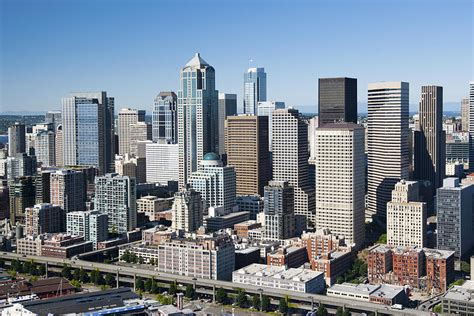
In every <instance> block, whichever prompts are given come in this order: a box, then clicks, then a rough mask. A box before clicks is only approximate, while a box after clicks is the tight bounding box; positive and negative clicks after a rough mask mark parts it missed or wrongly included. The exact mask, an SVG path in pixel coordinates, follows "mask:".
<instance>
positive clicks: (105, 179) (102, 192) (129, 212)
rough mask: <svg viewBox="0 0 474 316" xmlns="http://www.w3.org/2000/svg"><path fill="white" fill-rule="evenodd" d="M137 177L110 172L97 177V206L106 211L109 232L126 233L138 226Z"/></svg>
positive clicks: (101, 210) (98, 208) (100, 210)
mask: <svg viewBox="0 0 474 316" xmlns="http://www.w3.org/2000/svg"><path fill="white" fill-rule="evenodd" d="M136 195H137V188H136V181H135V178H129V177H127V176H120V175H118V174H117V173H108V174H106V175H105V176H101V177H96V178H95V208H96V210H97V211H99V212H102V213H106V214H107V215H108V221H109V232H114V233H118V234H121V233H126V232H128V231H131V230H134V229H135V228H136V227H137V203H136Z"/></svg>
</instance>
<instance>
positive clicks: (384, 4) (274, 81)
mask: <svg viewBox="0 0 474 316" xmlns="http://www.w3.org/2000/svg"><path fill="white" fill-rule="evenodd" d="M473 3H474V1H471V0H445V1H439V0H430V1H428V0H411V1H409V0H399V1H394V0H388V1H379V0H366V1H362V0H360V1H356V0H353V1H349V0H346V1H342V0H341V1H339V0H333V1H329V0H328V1H309V0H308V1H298V0H293V1H291V0H287V1H281V0H280V1H278V0H274V1H269V0H268V1H259V0H254V1H250V0H240V1H237V0H220V1H217V0H215V1H211V0H199V1H191V0H188V1H185V0H183V1H179V0H174V1H171V0H170V1H151V0H149V1H148V0H115V1H112V0H91V1H88V0H87V1H86V0H83V1H80V0H61V1H59V0H0V5H1V7H0V12H1V30H0V32H1V33H0V34H1V47H0V52H1V59H0V61H1V63H0V67H1V69H0V77H1V82H0V85H1V90H0V93H1V95H0V112H2V111H46V110H48V109H59V108H60V104H61V97H63V96H66V95H67V94H68V93H69V92H71V91H86V90H87V91H88V90H106V91H107V92H108V93H109V94H110V95H112V96H115V98H116V108H121V107H125V106H131V107H135V108H142V109H146V110H147V111H149V110H151V107H152V103H153V98H154V96H155V95H156V94H158V93H159V92H160V91H167V90H174V91H176V90H177V89H178V87H179V69H180V68H181V67H182V66H183V65H184V64H185V63H186V62H187V61H188V60H189V59H190V58H191V57H192V56H193V55H194V53H195V52H200V53H201V56H202V57H203V58H204V59H205V60H206V61H207V62H209V63H210V64H211V65H213V66H214V67H215V68H216V85H217V88H218V89H219V90H220V91H221V92H227V93H237V94H238V95H239V96H238V98H239V106H240V105H241V103H242V80H243V79H242V77H243V72H244V71H245V70H246V68H248V66H249V65H251V66H253V67H257V66H258V67H265V69H266V72H267V81H268V94H267V95H268V98H269V99H272V100H281V101H285V102H286V104H287V105H294V106H298V105H316V104H317V78H319V77H333V76H334V77H336V76H349V77H356V78H358V85H359V91H358V94H359V95H358V99H359V101H360V102H362V103H363V102H365V101H366V98H367V84H368V83H369V82H376V81H398V80H403V81H408V82H409V83H410V102H411V103H413V104H417V103H418V101H419V94H420V86H421V85H423V84H437V85H442V86H443V87H444V100H445V102H459V101H460V99H461V98H462V97H463V96H466V95H467V93H468V82H469V81H470V80H473V79H474V76H473V73H474V71H473V69H474V68H473V42H474V39H473V16H474V9H473ZM249 59H252V60H253V62H252V63H249ZM302 109H303V110H305V111H308V110H311V108H307V107H306V108H302ZM359 110H360V111H364V110H365V108H359Z"/></svg>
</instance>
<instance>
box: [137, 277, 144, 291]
mask: <svg viewBox="0 0 474 316" xmlns="http://www.w3.org/2000/svg"><path fill="white" fill-rule="evenodd" d="M135 287H136V288H137V290H140V291H143V290H145V282H143V279H142V278H141V277H137V280H136V281H135Z"/></svg>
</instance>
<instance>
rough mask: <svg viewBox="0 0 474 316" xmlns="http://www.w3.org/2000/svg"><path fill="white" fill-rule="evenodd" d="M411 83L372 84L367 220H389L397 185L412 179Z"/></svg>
mask: <svg viewBox="0 0 474 316" xmlns="http://www.w3.org/2000/svg"><path fill="white" fill-rule="evenodd" d="M408 93H409V85H408V83H407V82H379V83H371V84H369V90H368V126H367V127H368V128H367V133H368V135H367V136H368V137H367V143H368V144H367V146H368V174H367V178H368V187H367V211H366V217H369V218H371V217H373V216H374V215H375V216H377V217H381V218H385V216H386V211H387V202H389V201H390V198H391V192H392V190H393V188H394V187H395V184H396V183H397V182H398V181H400V180H401V179H408V173H409V148H408V135H409V128H408Z"/></svg>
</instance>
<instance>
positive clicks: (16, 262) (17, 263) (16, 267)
mask: <svg viewBox="0 0 474 316" xmlns="http://www.w3.org/2000/svg"><path fill="white" fill-rule="evenodd" d="M21 267H22V264H21V262H20V260H19V259H16V260H13V261H12V263H11V265H10V269H11V270H12V271H15V272H21Z"/></svg>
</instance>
